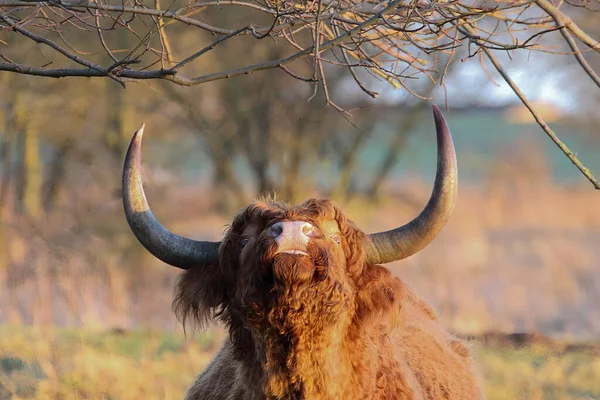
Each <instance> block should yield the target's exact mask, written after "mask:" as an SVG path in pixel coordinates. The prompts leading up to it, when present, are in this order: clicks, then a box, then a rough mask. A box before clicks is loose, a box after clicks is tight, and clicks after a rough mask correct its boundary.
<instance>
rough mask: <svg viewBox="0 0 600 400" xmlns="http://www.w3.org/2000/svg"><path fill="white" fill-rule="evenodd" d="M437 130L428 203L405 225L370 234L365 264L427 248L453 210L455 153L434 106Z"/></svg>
mask: <svg viewBox="0 0 600 400" xmlns="http://www.w3.org/2000/svg"><path fill="white" fill-rule="evenodd" d="M433 116H434V118H435V127H436V131H437V148H438V151H437V154H438V157H437V173H436V175H435V183H434V185H433V191H432V193H431V197H430V198H429V202H428V203H427V205H426V206H425V209H423V211H421V214H419V216H418V217H416V218H415V219H413V220H412V221H410V222H409V223H408V224H406V225H403V226H401V227H399V228H396V229H392V230H389V231H386V232H379V233H372V234H370V235H369V236H368V239H367V243H366V245H365V251H366V260H367V263H368V264H384V263H388V262H392V261H397V260H402V259H403V258H406V257H409V256H411V255H413V254H415V253H416V252H418V251H419V250H421V249H423V248H424V247H425V246H427V245H428V244H429V243H431V241H432V240H433V239H435V237H436V236H437V235H438V233H439V232H440V231H441V230H442V228H443V227H444V225H445V224H446V221H447V220H448V218H450V214H452V211H453V210H454V203H455V200H456V191H457V185H458V176H457V171H456V153H455V151H454V143H453V142H452V135H451V134H450V128H448V124H447V123H446V120H445V119H444V116H443V115H442V112H441V111H440V109H439V108H438V107H437V106H436V105H434V106H433Z"/></svg>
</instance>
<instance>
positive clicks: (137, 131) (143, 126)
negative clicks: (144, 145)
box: [133, 122, 146, 137]
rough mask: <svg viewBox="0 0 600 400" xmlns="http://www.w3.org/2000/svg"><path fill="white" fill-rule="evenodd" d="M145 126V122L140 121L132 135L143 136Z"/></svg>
mask: <svg viewBox="0 0 600 400" xmlns="http://www.w3.org/2000/svg"><path fill="white" fill-rule="evenodd" d="M145 127H146V124H145V123H144V122H142V123H141V124H140V126H139V127H138V128H137V129H136V131H135V133H134V134H133V135H134V136H136V137H137V136H143V135H144V128H145Z"/></svg>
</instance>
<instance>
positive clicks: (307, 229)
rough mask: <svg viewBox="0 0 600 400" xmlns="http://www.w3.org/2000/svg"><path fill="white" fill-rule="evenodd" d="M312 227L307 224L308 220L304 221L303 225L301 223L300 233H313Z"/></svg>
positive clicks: (305, 234)
mask: <svg viewBox="0 0 600 400" xmlns="http://www.w3.org/2000/svg"><path fill="white" fill-rule="evenodd" d="M313 230H314V227H313V226H312V225H311V224H309V223H308V222H306V223H305V224H304V225H302V233H303V234H304V236H311V235H312V233H313Z"/></svg>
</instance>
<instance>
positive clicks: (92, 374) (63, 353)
mask: <svg viewBox="0 0 600 400" xmlns="http://www.w3.org/2000/svg"><path fill="white" fill-rule="evenodd" d="M221 339H222V334H221V333H220V332H219V331H213V332H211V333H208V334H203V335H199V336H195V337H194V338H193V339H192V338H188V339H187V340H185V339H184V337H183V335H182V334H181V333H179V334H157V333H152V332H139V331H137V332H125V331H109V332H100V331H89V330H72V329H43V330H42V329H35V328H22V327H9V326H4V327H0V398H2V399H5V398H10V396H9V395H8V393H13V394H14V397H12V398H13V399H20V398H22V399H26V398H38V399H65V400H67V399H84V398H85V399H122V400H128V399H132V400H133V399H142V398H143V399H181V398H182V397H183V395H184V393H185V391H186V390H187V388H188V387H189V386H190V385H191V383H192V382H193V380H194V378H195V376H196V375H197V374H198V373H199V372H200V371H201V370H202V369H203V368H204V367H205V366H206V364H207V363H208V362H209V360H210V358H211V356H212V354H213V353H214V352H215V351H216V349H217V346H218V344H219V342H220V340H221ZM475 352H476V354H477V355H478V359H479V361H478V364H479V367H480V369H481V372H482V379H483V382H484V388H485V392H486V396H487V398H488V399H489V400H504V399H507V400H508V399H510V400H520V399H523V400H525V399H527V400H532V399H533V400H538V399H545V400H571V399H573V400H575V399H590V398H597V397H598V396H600V381H598V376H600V348H596V350H595V354H594V353H592V352H590V351H589V348H588V351H582V350H578V349H575V350H572V351H564V347H563V350H558V351H557V350H556V349H555V348H552V347H547V346H544V345H542V344H535V345H533V346H532V347H530V348H527V349H526V348H520V349H519V348H516V349H515V348H510V347H499V346H491V347H481V346H476V348H475ZM2 385H3V386H4V389H2ZM3 391H4V397H3V394H2V393H3Z"/></svg>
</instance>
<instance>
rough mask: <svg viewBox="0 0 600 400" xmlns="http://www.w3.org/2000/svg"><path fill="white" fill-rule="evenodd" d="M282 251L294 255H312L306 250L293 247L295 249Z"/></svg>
mask: <svg viewBox="0 0 600 400" xmlns="http://www.w3.org/2000/svg"><path fill="white" fill-rule="evenodd" d="M281 253H285V254H293V255H296V256H306V257H310V256H309V254H308V253H307V252H306V251H304V250H296V249H293V250H284V251H282V252H281Z"/></svg>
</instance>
